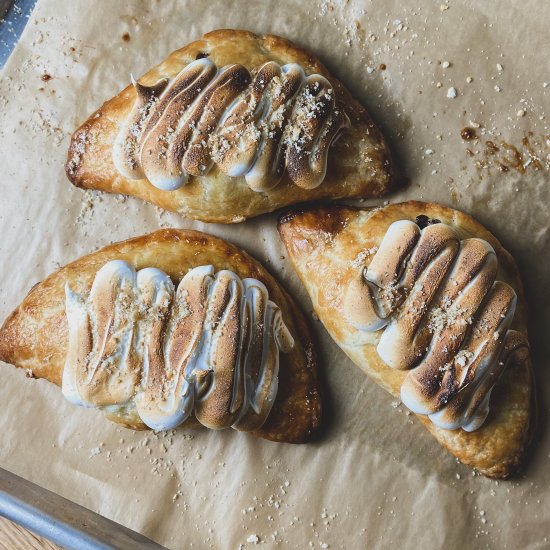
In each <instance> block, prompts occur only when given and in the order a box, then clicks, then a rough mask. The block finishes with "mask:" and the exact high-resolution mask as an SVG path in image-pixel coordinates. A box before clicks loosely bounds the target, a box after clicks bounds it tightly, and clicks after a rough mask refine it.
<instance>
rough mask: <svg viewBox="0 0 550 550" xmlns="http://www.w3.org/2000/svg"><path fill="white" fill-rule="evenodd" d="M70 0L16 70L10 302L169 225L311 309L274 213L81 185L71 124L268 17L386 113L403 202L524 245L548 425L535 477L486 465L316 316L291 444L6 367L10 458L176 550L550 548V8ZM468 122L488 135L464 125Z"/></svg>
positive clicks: (6, 239)
mask: <svg viewBox="0 0 550 550" xmlns="http://www.w3.org/2000/svg"><path fill="white" fill-rule="evenodd" d="M59 6H60V5H59V3H58V2H56V1H55V0H39V1H38V3H37V6H36V8H35V10H34V12H33V15H32V18H31V20H30V22H29V25H28V26H27V28H26V29H25V31H24V34H23V36H22V39H21V41H20V43H19V44H18V46H17V48H16V50H15V51H14V53H13V55H12V57H11V58H10V60H9V61H8V63H7V65H6V66H5V68H4V69H3V71H2V72H0V162H1V166H2V178H1V179H0V232H1V233H0V234H1V239H0V318H2V319H3V318H4V317H6V316H7V315H8V313H9V312H10V311H11V310H12V309H13V308H14V307H16V306H17V305H18V304H19V302H20V301H21V299H22V298H23V297H24V295H25V294H26V292H27V291H28V289H30V287H31V286H32V285H33V284H34V283H36V282H37V281H39V280H41V279H43V278H44V277H45V276H47V275H48V274H49V273H50V272H51V271H53V270H54V269H56V268H57V267H59V266H60V265H63V264H65V263H67V262H69V261H71V260H73V259H75V258H77V257H79V256H80V255H82V254H86V253H89V252H91V251H93V250H95V249H97V248H98V247H101V246H104V245H106V244H108V243H110V242H113V241H118V240H121V239H124V238H128V237H131V236H135V235H138V234H142V233H146V232H148V231H152V230H155V229H157V228H159V227H165V226H175V227H194V228H196V229H200V230H206V231H208V232H210V233H213V234H216V235H219V236H223V237H224V238H227V239H229V240H231V241H233V242H235V243H237V244H239V245H241V246H243V247H244V248H246V249H247V250H248V251H249V252H250V253H252V254H253V255H254V256H255V257H256V258H258V259H259V260H261V261H263V262H264V264H265V265H266V266H267V267H268V268H269V269H270V270H271V271H272V273H274V274H275V275H276V277H277V278H278V279H279V280H280V281H281V282H282V283H283V285H284V286H285V287H286V288H287V289H288V290H289V291H291V292H292V294H293V295H294V296H295V297H296V299H297V300H298V301H299V302H300V304H301V305H302V307H303V309H304V311H306V312H307V314H308V316H310V318H311V307H310V303H309V300H308V299H307V297H306V296H305V293H304V292H303V290H302V289H301V287H300V284H299V282H298V280H297V278H296V277H295V276H294V275H293V273H292V268H291V266H290V265H289V263H288V261H287V260H286V258H285V259H283V258H282V256H285V254H284V251H283V249H282V246H281V244H280V242H279V240H278V237H277V234H276V230H275V220H276V216H275V215H267V216H262V217H260V218H257V219H255V220H251V221H249V222H247V223H245V224H239V225H236V226H231V227H227V226H219V225H209V224H203V223H200V222H190V221H188V220H185V219H182V218H181V217H178V216H176V215H174V214H168V213H165V212H162V211H160V210H159V209H157V208H155V207H153V206H151V205H147V204H145V203H142V202H140V201H138V200H135V199H130V198H124V197H120V196H114V195H102V194H99V193H96V192H83V191H81V190H78V189H75V188H73V187H72V186H71V185H70V184H69V183H68V181H67V180H66V178H65V175H64V171H63V163H64V160H65V155H66V149H67V146H68V138H69V135H70V133H71V132H72V131H73V130H74V129H75V127H76V126H77V125H78V124H79V123H80V122H82V121H83V120H84V119H85V118H86V117H87V116H88V115H89V114H90V113H91V112H92V111H93V110H95V109H96V108H97V107H98V106H99V105H100V104H101V103H102V102H103V101H104V100H106V99H109V98H110V97H111V96H112V95H114V94H115V93H117V92H118V91H119V90H120V89H122V88H123V87H124V86H125V85H126V84H127V82H128V81H129V77H130V73H132V74H134V75H135V76H138V75H140V74H141V73H143V72H145V70H146V69H147V68H149V67H150V66H152V65H154V64H156V63H158V62H159V61H161V60H162V59H163V58H164V57H165V56H166V55H167V54H168V53H169V52H171V51H172V50H174V49H177V48H178V47H180V46H181V45H183V44H185V43H187V42H188V41H190V40H193V39H195V38H197V37H199V36H200V35H201V34H203V33H204V32H207V31H209V30H212V29H215V28H221V27H225V28H247V29H250V30H253V31H256V32H259V33H267V32H271V33H275V34H280V35H283V36H286V37H288V38H290V39H292V40H294V41H296V42H297V43H298V44H300V45H302V46H305V47H307V48H309V49H311V50H312V51H313V52H315V53H316V54H317V55H318V56H319V57H320V58H321V59H322V60H323V61H324V62H325V63H326V64H327V65H328V67H329V68H330V69H331V70H332V71H333V72H334V73H335V74H336V75H337V76H338V77H339V78H341V79H342V80H343V82H344V83H345V84H346V85H348V87H349V88H350V89H351V90H352V92H353V93H354V94H355V95H357V96H358V97H359V98H360V99H361V100H362V101H363V103H365V104H366V105H367V106H368V107H369V109H370V111H371V113H372V115H373V117H374V119H375V120H376V121H377V123H379V125H380V126H381V128H382V130H383V131H384V133H385V135H386V136H387V137H388V139H389V141H390V144H391V147H392V149H393V151H394V153H395V156H396V158H397V159H398V161H399V163H400V166H401V168H402V170H403V172H404V173H405V175H406V176H407V177H408V178H409V184H408V186H407V188H406V189H405V190H404V191H402V192H401V193H399V194H398V195H394V196H391V197H389V198H388V199H389V200H391V201H397V200H402V199H405V198H415V199H420V200H434V201H439V202H442V203H444V204H448V205H450V206H454V207H456V208H461V209H463V210H465V211H467V212H469V213H471V214H473V215H474V216H476V217H477V218H478V219H479V220H480V221H482V222H483V223H485V224H486V225H487V226H488V227H489V228H490V229H491V230H493V231H494V232H495V233H496V234H497V235H498V236H499V237H500V239H501V241H502V242H503V243H504V244H505V246H507V247H508V248H509V250H510V251H511V252H513V254H514V255H515V257H516V259H517V260H518V263H519V266H520V269H521V272H522V274H523V277H524V281H525V284H526V288H527V298H528V300H529V306H530V329H531V344H532V349H533V360H534V363H535V370H536V377H537V382H538V386H539V388H540V397H541V406H540V412H541V424H542V428H541V434H540V436H539V440H538V441H537V443H536V445H535V448H534V451H533V454H532V458H531V460H530V461H529V463H528V466H527V468H526V469H525V471H524V473H523V475H521V476H520V477H518V478H516V479H514V480H512V481H508V482H496V481H490V480H488V479H485V478H483V477H481V476H479V475H475V474H474V473H472V471H471V470H470V469H469V468H467V467H464V466H462V465H460V464H458V463H457V462H456V460H455V459H454V458H453V457H452V456H450V455H449V454H448V453H446V452H445V451H444V450H443V449H441V448H440V447H439V446H438V444H437V443H436V442H435V441H434V440H433V439H432V438H431V437H430V436H429V435H428V434H427V433H425V432H424V430H423V428H422V427H421V426H419V425H418V424H417V423H416V422H414V420H413V419H412V418H411V416H410V415H408V414H407V413H406V411H405V409H404V408H403V407H402V406H401V405H400V404H399V403H398V402H396V401H395V400H393V399H392V398H391V397H390V396H388V395H387V394H385V392H384V391H383V390H382V389H381V388H379V387H378V386H376V385H375V384H374V383H371V382H369V381H368V380H367V379H366V377H364V376H363V375H362V374H361V373H360V371H359V370H358V369H357V368H356V367H354V366H353V365H352V364H351V362H350V361H349V360H348V359H347V358H346V357H345V356H344V354H343V353H342V352H341V351H340V350H339V349H338V348H337V346H336V345H335V344H334V343H333V342H332V341H331V340H330V339H329V338H328V336H327V335H326V333H325V332H324V330H323V328H322V326H321V325H320V324H319V323H318V322H316V321H315V320H314V319H313V318H311V323H312V326H313V328H314V330H315V333H316V336H317V341H318V348H319V355H320V357H321V359H322V375H323V379H324V381H325V385H326V389H327V403H326V407H325V411H326V415H325V428H324V431H323V433H322V436H321V437H320V439H319V440H318V441H316V442H314V443H312V444H309V445H303V446H292V445H285V444H275V443H270V442H266V441H260V440H257V439H254V438H253V437H250V436H247V435H245V434H241V433H237V432H234V431H232V430H227V431H224V432H213V431H207V430H204V431H201V430H194V431H193V430H178V431H177V432H169V433H166V434H159V435H154V434H151V433H133V432H130V431H128V430H125V429H123V428H119V427H117V426H115V425H113V424H111V423H109V422H107V421H106V420H104V419H103V417H102V415H101V413H98V412H96V411H91V410H84V409H80V408H76V407H74V406H72V405H69V404H68V403H67V402H65V401H64V399H63V398H62V396H61V393H60V391H59V390H58V388H56V387H55V386H53V385H51V384H49V383H47V382H45V381H36V380H30V379H27V378H25V373H24V372H23V371H18V370H16V369H13V368H12V367H11V366H8V365H4V364H1V365H0V376H1V384H0V403H1V408H0V433H1V434H2V435H1V446H0V466H2V467H5V468H7V469H9V470H11V471H13V472H15V473H17V474H19V475H21V476H23V477H25V478H27V479H30V480H32V481H34V482H36V483H38V484H40V485H42V486H44V487H46V488H48V489H50V490H52V491H55V492H57V493H59V494H61V495H63V496H64V497H67V498H69V499H71V500H73V501H75V502H78V503H79V504H82V505H84V506H86V507H88V508H90V509H92V510H94V511H98V512H99V513H101V514H103V515H105V516H106V517H108V518H111V519H113V520H115V521H117V522H120V523H122V524H124V525H127V526H128V527H130V528H132V529H135V530H137V531H140V532H142V533H143V534H145V535H146V536H148V537H150V538H152V539H154V540H156V541H157V542H159V543H161V544H163V545H165V546H168V547H170V548H184V547H185V548H208V547H212V548H231V549H235V548H239V547H242V548H251V547H254V546H255V545H256V544H263V545H264V547H276V546H280V547H285V548H287V547H288V548H306V547H308V545H309V547H312V548H346V549H348V548H361V547H369V548H386V547H388V546H390V545H391V544H395V545H398V546H399V547H400V548H405V549H406V548H411V549H413V548H414V549H415V548H418V547H423V548H437V547H442V546H443V545H445V546H446V547H448V548H455V547H459V546H466V545H467V547H469V548H544V547H549V546H550V542H549V540H550V538H549V537H550V527H549V525H550V492H549V482H550V468H549V466H550V435H549V434H548V430H547V418H548V411H549V406H550V403H549V399H548V395H547V392H548V387H549V383H550V374H549V369H548V360H547V358H548V357H549V356H550V339H549V338H548V336H547V331H548V326H550V292H549V282H550V275H549V273H550V269H549V263H550V262H549V259H548V249H549V240H550V233H549V221H550V220H549V218H550V216H549V215H548V205H549V204H550V181H549V171H548V164H549V158H548V154H549V150H550V149H549V142H548V139H549V130H548V119H547V118H545V107H547V106H548V98H549V94H550V87H549V86H548V81H550V66H549V61H548V51H547V50H548V32H547V22H548V20H549V17H550V5H549V4H547V3H544V2H537V1H536V0H524V1H523V2H521V3H518V2H512V1H507V2H496V1H487V2H483V3H479V2H474V1H473V0H462V1H459V0H455V1H449V2H448V3H440V2H432V1H429V0H417V1H416V2H414V3H410V4H409V5H404V3H403V2H400V1H398V0H387V1H385V2H381V1H370V2H369V1H360V0H349V1H343V0H342V1H314V2H300V1H297V0H296V1H293V0H284V1H280V2H269V1H260V0H253V1H244V0H243V1H237V0H234V1H218V0H211V1H209V2H198V1H195V2H190V1H169V0H162V1H160V0H155V1H145V0H144V1H127V2H102V3H101V4H98V3H96V2H87V1H84V0H78V1H77V0H75V1H73V2H65V3H63V9H62V10H60V9H59ZM384 67H385V69H384ZM46 75H47V76H46ZM451 88H452V89H454V92H453V90H451ZM455 93H456V97H454V98H453V97H448V96H453V95H455ZM466 127H469V128H471V129H472V130H473V131H474V132H475V134H476V136H477V139H474V140H471V141H466V140H464V139H462V137H461V135H460V134H461V130H462V129H463V128H466ZM487 142H490V143H489V144H488V143H487ZM491 144H492V145H491ZM497 149H498V150H497Z"/></svg>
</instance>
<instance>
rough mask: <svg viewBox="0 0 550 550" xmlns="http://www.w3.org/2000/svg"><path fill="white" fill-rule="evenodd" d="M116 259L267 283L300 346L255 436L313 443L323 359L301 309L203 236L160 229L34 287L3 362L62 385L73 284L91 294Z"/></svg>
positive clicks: (286, 358) (12, 320)
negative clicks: (204, 269)
mask: <svg viewBox="0 0 550 550" xmlns="http://www.w3.org/2000/svg"><path fill="white" fill-rule="evenodd" d="M114 259H120V260H125V261H127V262H129V263H130V264H131V265H133V266H134V267H135V268H136V269H142V268H145V267H157V268H159V269H161V270H162V271H164V272H166V273H167V274H168V275H169V276H170V277H171V278H172V280H173V281H174V283H176V284H177V283H179V281H180V280H181V278H182V277H183V276H184V275H185V273H187V271H188V270H189V269H190V268H192V267H196V266H199V265H213V266H214V268H215V270H216V271H218V270H221V269H229V270H231V271H233V272H234V273H236V274H237V275H238V276H239V277H241V278H244V277H253V278H255V279H258V280H260V281H261V282H263V283H264V284H265V286H266V287H267V289H268V291H269V296H270V298H271V299H272V300H273V301H274V302H275V303H276V304H277V305H278V306H279V307H280V309H281V312H282V315H283V319H284V322H285V324H286V325H287V327H288V328H289V330H290V332H291V334H292V336H293V337H294V339H295V342H296V344H297V345H295V347H294V348H293V349H292V351H291V352H289V353H286V354H284V353H282V354H281V355H280V370H279V390H278V392H277V398H276V400H275V403H274V405H273V408H272V410H271V412H270V415H269V417H268V419H267V421H266V422H265V424H264V425H263V426H262V428H261V429H260V430H258V431H257V432H254V433H255V435H258V436H260V437H263V438H266V439H270V440H272V441H286V442H292V443H301V442H304V441H307V440H308V439H310V438H311V436H312V435H313V434H314V432H315V431H316V429H317V428H318V426H319V423H320V416H321V402H320V396H319V388H318V381H317V359H316V356H315V351H314V349H313V345H312V341H311V337H310V332H309V329H308V327H307V325H306V323H305V320H304V317H303V315H302V313H301V311H300V310H299V309H298V308H297V307H296V305H295V304H294V302H293V301H292V299H291V298H290V296H289V295H288V294H287V293H286V292H285V291H284V290H283V289H282V288H281V287H280V286H279V284H278V283H277V282H276V281H275V279H274V278H273V277H272V276H271V275H270V274H269V273H268V272H267V271H266V270H265V269H264V268H263V267H262V266H261V265H260V264H259V263H258V262H257V261H256V260H254V259H252V258H251V257H250V256H249V255H248V254H246V253H245V252H244V251H242V250H240V249H239V248H238V247H236V246H235V245H232V244H230V243H228V242H226V241H223V240H221V239H218V238H215V237H212V236H210V235H207V234H205V233H200V232H198V231H185V230H177V229H164V230H161V231H156V232H155V233H151V234H149V235H145V236H142V237H137V238H134V239H130V240H128V241H124V242H120V243H116V244H113V245H110V246H107V247H105V248H103V249H102V250H99V251H98V252H95V253H93V254H90V255H88V256H84V257H82V258H80V259H78V260H76V261H75V262H72V263H70V264H68V265H67V266H65V267H63V268H61V269H60V270H59V271H56V272H55V273H53V274H52V275H50V276H49V277H48V278H47V279H45V280H44V281H42V282H40V283H38V284H37V285H35V286H34V287H33V288H32V290H31V291H30V292H29V294H28V295H27V296H26V298H25V299H24V300H23V302H22V303H21V305H20V306H19V307H18V308H17V309H16V310H15V311H14V312H13V313H12V314H11V315H10V316H9V317H8V318H7V319H6V321H5V322H4V324H3V326H2V327H1V328H0V360H1V361H5V362H6V363H11V364H13V365H15V366H17V367H21V368H25V369H30V370H31V371H32V374H33V376H35V377H37V378H46V379H48V380H49V381H50V382H53V383H55V384H57V385H58V386H59V385H61V377H62V373H63V367H64V363H65V356H66V352H67V345H68V329H67V321H66V316H65V290H64V287H65V283H69V285H70V287H71V288H72V289H73V290H74V291H76V292H85V291H89V289H90V288H91V285H92V282H93V279H94V277H95V274H96V272H97V271H98V270H99V269H100V268H101V267H102V266H103V265H104V264H105V263H106V262H108V261H110V260H114ZM61 398H62V397H61V395H60V399H61ZM109 418H111V419H112V420H114V421H117V422H119V423H121V424H123V425H126V426H127V427H130V428H134V429H145V428H146V427H145V425H143V424H142V423H136V421H135V419H129V418H121V417H109ZM190 424H191V425H196V421H194V419H191V421H190V422H186V424H185V425H190Z"/></svg>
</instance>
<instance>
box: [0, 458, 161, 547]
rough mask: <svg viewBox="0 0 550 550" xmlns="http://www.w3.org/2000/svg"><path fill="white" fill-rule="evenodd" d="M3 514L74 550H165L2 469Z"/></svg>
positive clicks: (0, 497)
mask: <svg viewBox="0 0 550 550" xmlns="http://www.w3.org/2000/svg"><path fill="white" fill-rule="evenodd" d="M0 515H2V516H4V517H6V518H7V519H9V520H11V521H15V522H16V523H19V524H20V525H22V526H23V527H25V528H27V529H29V530H30V531H33V532H34V533H36V534H38V535H40V536H43V537H46V538H47V539H49V540H51V541H53V542H55V543H56V544H59V545H60V546H62V547H64V548H68V549H71V550H72V549H74V550H92V549H93V550H127V549H129V548H132V549H136V550H141V549H147V550H166V548H165V547H164V546H160V545H159V544H157V543H156V542H153V541H152V540H150V539H148V538H146V537H144V536H143V535H141V534H140V533H137V532H135V531H132V530H131V529H128V528H127V527H124V526H123V525H120V524H119V523H116V522H114V521H111V520H110V519H107V518H105V517H103V516H100V515H99V514H96V513H95V512H92V511H91V510H88V509H87V508H84V507H83V506H80V505H78V504H76V503H74V502H71V501H70V500H67V499H66V498H63V497H61V496H59V495H57V494H55V493H52V492H51V491H48V490H47V489H44V488H42V487H40V486H38V485H36V484H35V483H32V482H30V481H27V480H26V479H23V478H22V477H19V476H17V475H15V474H12V473H11V472H9V471H7V470H4V469H3V468H0Z"/></svg>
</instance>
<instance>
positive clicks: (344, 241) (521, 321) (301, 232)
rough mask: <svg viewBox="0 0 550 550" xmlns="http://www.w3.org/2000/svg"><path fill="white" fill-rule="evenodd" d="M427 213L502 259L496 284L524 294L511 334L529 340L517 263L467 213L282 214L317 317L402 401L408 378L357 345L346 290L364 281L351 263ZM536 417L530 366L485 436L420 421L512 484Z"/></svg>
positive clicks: (498, 396)
mask: <svg viewBox="0 0 550 550" xmlns="http://www.w3.org/2000/svg"><path fill="white" fill-rule="evenodd" d="M420 214H425V215H427V216H428V217H429V218H437V219H439V220H441V221H442V222H443V223H446V224H448V225H450V226H452V227H453V228H454V229H455V230H456V231H457V233H458V235H459V236H460V238H462V239H463V238H468V237H479V238H481V239H484V240H486V241H487V242H489V243H490V244H491V246H492V247H493V248H494V249H495V251H496V254H497V257H498V260H499V270H498V275H497V279H498V280H501V281H504V282H506V283H508V284H509V285H511V286H512V287H513V288H514V290H515V291H516V293H517V295H518V303H517V309H516V313H515V317H514V320H513V323H512V326H511V328H512V329H515V330H517V331H519V332H521V333H523V334H524V335H525V336H527V320H526V310H525V299H524V295H523V288H522V284H521V280H520V278H519V274H518V270H517V267H516V264H515V262H514V260H513V258H512V256H511V255H510V254H509V253H508V252H507V251H506V250H504V248H503V247H502V245H501V244H500V243H499V242H498V240H497V239H496V238H495V237H494V236H493V235H492V234H491V233H489V231H487V230H486V229H485V228H484V227H483V226H482V225H480V224H479V223H478V222H477V221H475V220H474V219H473V218H471V217H470V216H468V215H466V214H463V213H462V212H459V211H457V210H453V209H450V208H447V207H445V206H441V205H438V204H433V203H422V202H416V201H411V202H405V203H401V204H393V205H390V206H387V207H384V208H371V209H368V208H365V209H359V208H347V207H332V208H330V207H327V208H315V209H309V210H300V211H295V212H291V213H290V214H286V215H283V216H282V217H281V219H280V221H279V233H280V235H281V238H282V240H283V242H284V243H285V245H286V247H287V249H288V252H289V255H290V258H291V260H292V262H293V265H294V267H295V268H296V270H297V272H298V275H299V277H300V279H301V280H302V282H303V284H304V285H305V287H306V289H307V290H308V293H309V295H310V297H311V299H312V301H313V306H314V309H315V311H316V313H317V315H318V316H319V318H320V319H321V321H322V322H323V324H324V325H325V327H326V328H327V330H328V331H329V333H330V334H331V336H332V337H333V338H334V340H335V341H336V343H337V344H338V345H339V346H340V347H341V348H342V349H343V350H344V351H345V352H346V354H347V355H348V356H349V357H350V358H351V359H352V360H353V361H354V362H355V363H356V364H357V365H358V366H359V367H360V368H361V369H362V370H364V371H365V372H366V373H367V374H368V375H369V376H371V377H372V378H373V379H374V380H375V381H376V382H377V383H378V384H380V385H381V386H382V387H383V388H384V389H385V390H387V391H388V392H389V393H391V394H392V395H393V396H394V397H397V398H399V396H400V388H401V384H402V382H403V380H404V378H405V376H406V374H407V371H400V370H396V369H391V368H390V367H388V366H387V365H385V364H384V362H383V361H382V360H381V359H380V357H379V356H378V353H377V352H376V347H375V346H374V345H362V346H352V345H350V343H351V339H352V337H353V335H354V333H355V332H356V331H357V329H356V328H354V327H353V326H352V325H351V324H350V323H349V322H348V321H347V320H346V317H345V315H344V311H343V308H342V302H343V296H344V293H343V289H345V288H346V287H347V285H348V284H349V282H350V280H351V279H352V277H354V276H356V274H357V268H354V267H353V266H352V262H353V261H354V259H355V258H357V256H358V254H360V253H361V252H362V251H365V250H367V249H370V248H371V247H374V246H378V245H379V244H380V242H381V240H382V237H383V236H384V234H385V233H386V230H387V228H388V227H389V226H390V224H391V223H393V222H394V221H397V220H402V219H408V220H413V221H414V220H415V218H416V216H418V215H420ZM368 261H369V260H368V259H367V260H366V263H368ZM535 416H536V415H535V391H534V381H533V373H532V367H531V364H530V360H529V359H527V360H526V361H524V362H523V363H521V364H517V363H515V364H513V365H512V366H511V367H510V368H508V369H507V370H506V371H505V372H504V374H503V376H502V378H501V379H500V381H499V383H498V384H497V386H495V389H494V391H493V394H492V398H491V409H490V413H489V417H488V418H487V421H486V423H485V424H484V425H483V426H482V427H481V428H479V429H478V430H476V431H474V432H471V433H468V432H465V431H463V430H460V429H459V430H445V429H441V428H438V427H437V426H435V425H434V424H433V423H432V422H431V421H430V420H429V419H428V418H427V417H425V416H418V419H419V420H420V421H421V422H422V424H424V426H425V427H426V428H427V429H428V430H429V431H430V433H431V434H432V435H433V436H434V437H435V438H436V439H437V440H438V441H439V443H441V444H442V445H443V446H444V447H446V448H447V449H448V450H449V451H450V452H451V453H453V454H454V455H455V456H457V457H458V458H459V460H461V461H462V462H464V463H465V464H468V465H470V466H473V467H475V468H477V469H478V470H479V471H480V472H482V473H483V474H485V475H487V476H489V477H495V478H505V477H508V476H509V475H511V474H512V473H513V472H514V471H515V470H516V469H517V467H518V466H519V464H520V462H521V459H522V458H523V456H524V454H525V450H526V447H527V445H528V443H529V441H530V438H531V436H532V433H533V429H534V424H535Z"/></svg>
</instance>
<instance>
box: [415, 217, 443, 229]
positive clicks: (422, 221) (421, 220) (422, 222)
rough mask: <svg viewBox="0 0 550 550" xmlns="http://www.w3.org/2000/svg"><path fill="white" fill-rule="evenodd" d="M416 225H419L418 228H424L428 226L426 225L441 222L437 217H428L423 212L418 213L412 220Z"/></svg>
mask: <svg viewBox="0 0 550 550" xmlns="http://www.w3.org/2000/svg"><path fill="white" fill-rule="evenodd" d="M414 222H415V223H416V225H418V227H420V229H424V228H425V227H428V225H435V224H436V223H441V220H438V219H437V218H428V216H426V215H425V214H420V215H418V216H416V219H415V220H414Z"/></svg>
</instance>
